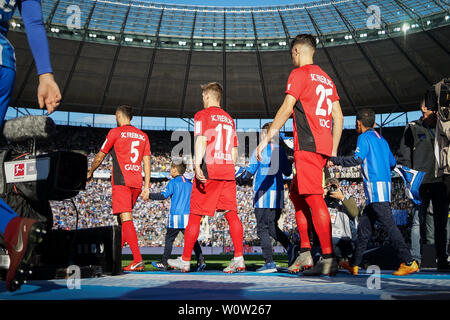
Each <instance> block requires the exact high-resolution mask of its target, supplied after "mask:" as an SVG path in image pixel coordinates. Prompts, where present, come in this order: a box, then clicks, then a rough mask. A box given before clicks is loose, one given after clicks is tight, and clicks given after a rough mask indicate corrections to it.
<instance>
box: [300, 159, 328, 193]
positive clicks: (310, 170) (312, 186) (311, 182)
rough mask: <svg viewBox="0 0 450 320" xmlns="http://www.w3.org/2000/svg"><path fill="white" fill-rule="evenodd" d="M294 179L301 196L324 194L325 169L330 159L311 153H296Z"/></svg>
mask: <svg viewBox="0 0 450 320" xmlns="http://www.w3.org/2000/svg"><path fill="white" fill-rule="evenodd" d="M294 160H295V171H296V176H295V177H294V179H296V180H297V181H295V183H297V186H296V187H297V190H298V193H299V194H323V185H322V182H323V169H324V168H325V165H326V163H327V160H328V157H327V156H325V155H323V154H320V153H314V152H309V151H295V152H294Z"/></svg>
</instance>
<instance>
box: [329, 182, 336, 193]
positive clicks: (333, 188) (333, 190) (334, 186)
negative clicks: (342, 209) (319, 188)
mask: <svg viewBox="0 0 450 320" xmlns="http://www.w3.org/2000/svg"><path fill="white" fill-rule="evenodd" d="M327 189H328V192H329V193H330V192H336V191H337V190H338V186H337V185H335V184H332V185H330V186H329V187H328V188H327Z"/></svg>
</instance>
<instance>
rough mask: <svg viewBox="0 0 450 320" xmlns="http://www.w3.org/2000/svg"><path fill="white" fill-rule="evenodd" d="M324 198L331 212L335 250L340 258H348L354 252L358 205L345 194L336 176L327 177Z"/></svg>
mask: <svg viewBox="0 0 450 320" xmlns="http://www.w3.org/2000/svg"><path fill="white" fill-rule="evenodd" d="M324 198H325V203H326V204H327V207H328V211H329V212H330V218H331V236H332V241H333V247H334V249H333V250H334V252H335V254H336V257H337V258H338V260H342V259H348V257H349V256H350V255H351V254H352V252H353V243H352V240H353V239H354V238H356V225H355V224H356V223H355V218H356V217H357V216H358V214H359V209H358V206H357V205H356V201H355V200H354V199H353V198H351V197H345V196H344V194H343V193H342V190H341V186H340V184H339V181H338V180H337V179H335V178H329V179H327V181H326V183H325V188H324Z"/></svg>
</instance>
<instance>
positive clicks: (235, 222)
mask: <svg viewBox="0 0 450 320" xmlns="http://www.w3.org/2000/svg"><path fill="white" fill-rule="evenodd" d="M225 218H226V219H227V221H228V224H229V225H230V235H231V240H232V241H233V246H234V256H235V257H242V256H243V255H244V228H243V227H242V223H241V220H239V216H238V215H237V212H236V211H228V212H227V214H225Z"/></svg>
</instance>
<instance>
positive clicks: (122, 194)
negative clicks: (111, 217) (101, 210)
mask: <svg viewBox="0 0 450 320" xmlns="http://www.w3.org/2000/svg"><path fill="white" fill-rule="evenodd" d="M140 194H141V188H132V187H127V186H112V209H113V214H121V213H124V212H132V211H133V208H134V205H135V204H136V200H137V198H138V197H139V195H140Z"/></svg>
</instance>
